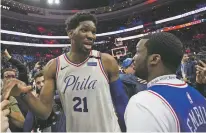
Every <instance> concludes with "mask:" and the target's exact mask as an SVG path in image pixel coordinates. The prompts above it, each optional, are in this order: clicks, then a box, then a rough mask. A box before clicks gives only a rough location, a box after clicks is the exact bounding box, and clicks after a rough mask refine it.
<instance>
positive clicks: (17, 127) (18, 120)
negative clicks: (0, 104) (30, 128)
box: [3, 68, 25, 132]
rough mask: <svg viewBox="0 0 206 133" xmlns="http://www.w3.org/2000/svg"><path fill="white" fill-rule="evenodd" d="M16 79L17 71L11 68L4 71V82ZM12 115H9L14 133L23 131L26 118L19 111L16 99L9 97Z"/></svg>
mask: <svg viewBox="0 0 206 133" xmlns="http://www.w3.org/2000/svg"><path fill="white" fill-rule="evenodd" d="M12 78H16V71H15V70H14V69H11V68H7V69H4V71H3V80H8V79H12ZM9 102H10V109H11V113H10V114H9V116H10V117H9V118H10V119H9V128H10V130H11V131H12V132H20V131H23V130H22V129H23V124H24V120H25V118H24V116H23V114H22V112H21V110H20V109H19V106H18V102H17V100H16V98H15V97H13V96H10V97H9Z"/></svg>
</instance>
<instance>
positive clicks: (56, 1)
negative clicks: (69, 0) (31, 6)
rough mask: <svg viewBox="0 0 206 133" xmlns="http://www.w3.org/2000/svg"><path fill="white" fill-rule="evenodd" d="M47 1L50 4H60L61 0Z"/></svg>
mask: <svg viewBox="0 0 206 133" xmlns="http://www.w3.org/2000/svg"><path fill="white" fill-rule="evenodd" d="M47 2H48V3H49V4H50V5H53V4H57V5H58V4H60V0H47Z"/></svg>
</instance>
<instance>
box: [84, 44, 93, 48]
mask: <svg viewBox="0 0 206 133" xmlns="http://www.w3.org/2000/svg"><path fill="white" fill-rule="evenodd" d="M84 46H85V47H86V48H87V49H91V48H92V45H90V44H84Z"/></svg>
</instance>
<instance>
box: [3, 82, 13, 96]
mask: <svg viewBox="0 0 206 133" xmlns="http://www.w3.org/2000/svg"><path fill="white" fill-rule="evenodd" d="M15 85H16V82H13V81H11V82H7V83H6V84H4V86H3V94H2V96H3V99H5V100H6V99H8V98H9V96H10V93H11V90H12V89H13V88H14V87H15Z"/></svg>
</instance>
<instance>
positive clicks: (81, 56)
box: [67, 50, 89, 64]
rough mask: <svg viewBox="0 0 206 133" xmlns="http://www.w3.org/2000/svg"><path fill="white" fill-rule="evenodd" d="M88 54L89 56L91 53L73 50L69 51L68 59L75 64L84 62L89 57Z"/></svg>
mask: <svg viewBox="0 0 206 133" xmlns="http://www.w3.org/2000/svg"><path fill="white" fill-rule="evenodd" d="M88 56H89V53H83V52H82V53H80V52H76V51H72V50H71V51H70V52H68V53H67V57H68V59H69V60H70V61H71V62H73V63H75V64H79V63H82V62H83V61H85V60H86V59H87V58H88Z"/></svg>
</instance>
